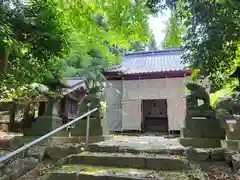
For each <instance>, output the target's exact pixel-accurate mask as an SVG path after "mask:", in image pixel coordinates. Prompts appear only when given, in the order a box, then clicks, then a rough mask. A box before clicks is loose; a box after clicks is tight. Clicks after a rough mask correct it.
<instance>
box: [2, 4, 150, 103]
mask: <svg viewBox="0 0 240 180" xmlns="http://www.w3.org/2000/svg"><path fill="white" fill-rule="evenodd" d="M146 3H147V1H139V0H135V1H132V0H123V1H115V0H94V1H87V0H82V1H79V0H34V1H33V0H30V1H18V0H5V1H0V68H1V72H0V82H1V84H0V87H2V88H1V90H0V93H1V95H2V96H4V99H6V98H7V99H9V97H10V95H9V94H8V95H6V93H5V94H4V92H5V91H8V90H9V89H12V90H13V91H11V92H12V93H13V92H14V94H15V95H14V98H17V97H18V96H21V95H23V94H22V93H18V92H19V91H18V89H19V88H20V89H22V88H23V87H28V86H29V84H31V83H33V82H36V83H42V82H46V81H49V80H51V79H56V77H61V76H63V75H67V76H75V75H86V76H87V77H88V79H89V81H93V83H92V84H93V86H98V87H99V89H101V88H102V85H96V84H97V83H96V82H99V81H101V82H102V81H103V79H104V76H103V75H102V70H103V69H104V68H106V67H108V66H109V65H111V64H115V63H118V62H119V60H120V53H121V52H122V51H124V50H126V49H129V48H131V45H132V44H134V43H135V42H143V43H147V42H148V41H149V37H148V36H149V29H148V16H149V14H150V11H149V9H148V7H147V6H146ZM100 84H102V83H100ZM30 94H31V93H30ZM5 96H8V97H5ZM11 97H13V95H11ZM24 97H25V95H24ZM10 99H11V98H10Z"/></svg>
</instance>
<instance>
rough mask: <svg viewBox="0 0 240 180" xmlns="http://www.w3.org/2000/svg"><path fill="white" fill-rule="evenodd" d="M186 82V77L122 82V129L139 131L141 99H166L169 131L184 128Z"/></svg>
mask: <svg viewBox="0 0 240 180" xmlns="http://www.w3.org/2000/svg"><path fill="white" fill-rule="evenodd" d="M187 81H188V79H187V77H185V78H165V79H148V80H127V81H123V100H122V101H123V110H124V116H123V119H122V128H123V129H125V128H129V127H131V128H132V130H139V128H140V126H141V100H142V99H167V104H168V122H169V130H180V129H181V128H182V127H183V126H184V119H185V110H186V103H185V98H184V96H185V95H186V87H185V84H186V83H187Z"/></svg>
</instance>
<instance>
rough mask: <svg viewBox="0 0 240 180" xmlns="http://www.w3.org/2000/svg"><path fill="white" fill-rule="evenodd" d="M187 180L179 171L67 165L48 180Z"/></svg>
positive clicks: (53, 173) (52, 174)
mask: <svg viewBox="0 0 240 180" xmlns="http://www.w3.org/2000/svg"><path fill="white" fill-rule="evenodd" d="M68 176H69V177H71V178H69V180H73V179H74V180H80V179H81V180H149V179H158V180H169V179H171V180H179V179H181V180H189V178H188V176H187V175H186V174H185V173H183V172H180V171H153V170H143V169H128V168H111V167H102V166H84V165H77V166H76V165H75V166H74V165H69V166H63V167H62V168H61V169H59V170H57V171H55V172H52V173H51V174H50V176H49V178H48V180H66V179H68ZM72 178H73V179H72Z"/></svg>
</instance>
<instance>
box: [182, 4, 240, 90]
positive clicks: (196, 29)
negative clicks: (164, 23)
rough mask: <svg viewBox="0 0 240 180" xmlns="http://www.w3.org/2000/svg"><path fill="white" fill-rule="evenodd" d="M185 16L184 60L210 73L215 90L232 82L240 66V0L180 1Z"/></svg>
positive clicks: (202, 71) (206, 73) (183, 20)
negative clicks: (237, 67)
mask: <svg viewBox="0 0 240 180" xmlns="http://www.w3.org/2000/svg"><path fill="white" fill-rule="evenodd" d="M178 2H179V4H180V5H181V9H180V10H179V11H178V16H179V17H181V19H182V22H184V25H185V27H187V30H186V33H185V36H184V43H183V46H182V48H183V49H184V50H185V54H184V56H183V58H184V62H185V63H187V64H190V65H191V67H192V68H193V69H199V70H200V71H199V77H200V78H204V77H206V76H208V77H209V78H210V80H212V86H213V89H214V90H215V91H216V90H218V89H220V88H221V87H222V86H223V85H224V84H225V82H227V81H229V79H228V75H229V74H230V73H231V72H232V69H234V68H235V67H236V66H237V65H239V63H238V61H239V57H238V55H237V50H238V46H239V41H240V18H239V17H240V3H237V1H236V0H231V1H230V0H225V1H221V2H220V1H217V2H216V1H215V0H212V1H209V0H200V1H199V0H179V1H178Z"/></svg>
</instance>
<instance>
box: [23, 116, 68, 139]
mask: <svg viewBox="0 0 240 180" xmlns="http://www.w3.org/2000/svg"><path fill="white" fill-rule="evenodd" d="M61 125H62V119H61V118H59V117H54V116H41V117H39V118H38V119H37V121H36V122H34V123H33V124H32V126H31V128H28V129H25V130H24V135H25V136H43V135H45V134H47V133H49V132H51V131H53V130H54V129H56V128H58V127H60V126H61ZM66 134H67V132H65V131H64V130H63V131H62V132H59V133H56V134H55V136H56V135H66Z"/></svg>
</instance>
